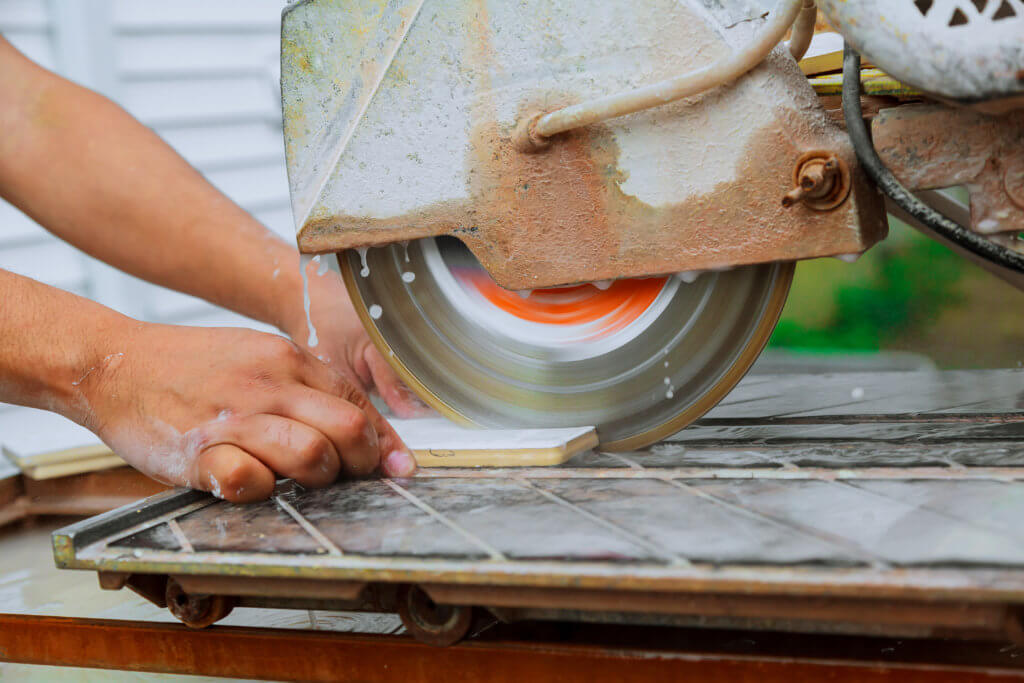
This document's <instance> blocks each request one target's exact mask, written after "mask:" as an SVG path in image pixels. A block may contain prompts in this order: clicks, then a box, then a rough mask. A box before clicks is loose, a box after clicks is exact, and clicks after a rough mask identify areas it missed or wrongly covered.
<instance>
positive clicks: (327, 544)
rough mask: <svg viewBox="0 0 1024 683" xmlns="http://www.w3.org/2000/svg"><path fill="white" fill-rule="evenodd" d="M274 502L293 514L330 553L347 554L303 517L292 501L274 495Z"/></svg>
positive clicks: (300, 524)
mask: <svg viewBox="0 0 1024 683" xmlns="http://www.w3.org/2000/svg"><path fill="white" fill-rule="evenodd" d="M274 502H275V503H277V504H278V505H279V506H280V507H281V509H282V510H284V511H285V512H287V513H288V514H289V515H291V518H292V519H294V520H295V521H296V523H298V525H299V526H301V527H302V528H303V529H304V530H305V532H306V533H307V534H309V535H310V536H312V537H313V540H315V541H316V542H317V543H319V544H320V545H321V546H322V547H323V549H324V550H326V551H327V552H328V553H330V554H331V555H339V556H340V555H344V554H345V553H343V552H341V548H339V547H338V546H336V545H334V542H333V541H332V540H331V539H329V538H327V537H326V536H324V534H323V532H322V531H320V530H319V529H317V528H316V527H315V526H313V523H312V522H310V521H309V520H308V519H306V518H305V517H303V516H302V515H301V514H300V513H299V511H298V510H296V509H295V508H293V507H292V505H291V503H289V502H288V501H286V500H285V499H284V498H283V497H282V496H274Z"/></svg>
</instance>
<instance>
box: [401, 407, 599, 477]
mask: <svg viewBox="0 0 1024 683" xmlns="http://www.w3.org/2000/svg"><path fill="white" fill-rule="evenodd" d="M391 424H392V425H393V426H394V428H395V431H397V432H398V435H399V436H401V437H402V440H403V441H404V442H405V445H407V446H408V447H409V449H410V450H412V452H413V455H414V456H415V457H416V462H417V464H419V466H420V467H541V466H545V465H560V464H562V463H563V462H565V461H566V460H569V459H570V458H572V457H573V456H575V455H578V454H579V453H582V452H583V451H586V450H589V449H591V448H594V447H595V446H597V433H596V432H595V431H594V428H593V427H566V428H557V429H469V428H466V427H460V426H459V425H456V424H454V423H452V422H449V421H448V420H445V419H443V418H427V419H416V420H400V419H393V420H391Z"/></svg>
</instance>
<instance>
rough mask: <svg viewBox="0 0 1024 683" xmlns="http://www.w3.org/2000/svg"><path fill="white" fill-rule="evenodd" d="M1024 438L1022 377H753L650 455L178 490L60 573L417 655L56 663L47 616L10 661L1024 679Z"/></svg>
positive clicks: (298, 648) (84, 527)
mask: <svg viewBox="0 0 1024 683" xmlns="http://www.w3.org/2000/svg"><path fill="white" fill-rule="evenodd" d="M1022 436H1024V372H1021V371H985V372H942V373H939V372H890V373H850V374H835V375H797V376H793V375H788V376H769V375H752V376H750V377H748V378H747V379H745V380H744V381H743V382H742V383H741V384H740V385H739V387H738V388H737V389H736V390H735V391H734V392H733V393H732V394H731V395H730V396H729V397H728V398H727V399H726V400H725V401H723V402H722V404H720V405H719V406H718V407H717V408H715V409H714V410H713V411H712V412H710V413H709V414H708V415H707V416H706V417H705V418H704V419H702V420H701V421H699V422H698V423H697V424H696V425H694V426H692V427H690V428H689V429H686V430H684V431H683V432H681V433H679V434H677V435H676V436H674V437H672V438H670V439H668V440H665V441H664V442H662V443H658V444H655V445H653V446H649V447H647V448H645V449H643V450H642V451H637V452H629V453H616V454H610V453H602V452H587V453H584V454H581V455H579V456H577V457H576V458H574V459H573V460H571V461H569V462H567V463H565V464H564V465H562V466H558V467H552V468H521V469H513V468H508V469H440V470H430V469H423V470H421V471H420V472H418V473H417V475H416V476H415V477H412V478H409V479H398V480H390V481H389V480H383V479H370V480H360V481H340V482H338V483H337V484H335V485H334V486H332V487H330V488H327V489H322V490H304V489H302V488H300V487H299V486H297V485H295V484H293V483H291V482H287V481H285V482H281V483H280V484H279V486H278V489H277V492H276V494H275V495H274V497H273V498H272V499H271V500H268V501H266V502H264V503H260V504H254V505H247V506H238V505H232V504H229V503H226V502H223V501H219V500H217V499H214V498H213V497H211V496H209V495H206V494H203V493H198V492H190V491H177V492H169V493H165V494H160V495H158V496H155V497H152V498H149V499H146V500H144V501H141V502H139V503H138V504H135V505H130V506H126V507H123V508H121V509H118V510H115V511H113V512H110V513H107V514H103V515H100V516H97V517H94V518H92V519H88V520H85V521H83V522H80V523H77V524H73V525H72V526H69V527H67V528H64V529H61V530H59V531H57V532H56V533H55V534H54V535H53V544H54V553H55V557H56V562H57V564H58V566H60V567H63V568H68V569H85V570H93V571H96V572H98V574H99V582H100V586H101V587H103V588H107V589H116V588H123V587H128V588H131V589H134V590H135V591H136V592H138V593H140V594H142V595H144V596H146V597H148V598H149V599H151V600H152V601H153V602H155V603H157V604H158V605H161V606H163V605H167V606H168V607H169V608H170V610H171V611H172V612H173V613H174V614H175V615H176V616H177V617H178V618H179V619H181V620H183V621H185V622H186V623H188V624H190V625H192V626H194V627H199V626H205V625H208V624H211V623H213V622H214V621H216V620H217V619H218V618H220V617H222V616H224V615H225V614H227V613H228V612H229V611H230V610H231V609H233V608H234V609H245V608H247V607H263V608H267V607H277V608H292V609H296V608H297V609H316V610H351V611H356V612H397V613H398V614H400V615H401V617H402V620H403V623H404V624H405V627H406V630H407V632H408V634H411V635H412V636H413V638H415V640H413V639H412V638H409V635H408V634H407V635H401V636H399V635H391V636H372V637H371V636H363V637H356V638H355V640H353V637H352V636H346V637H341V636H338V637H337V638H335V639H334V640H332V637H330V636H326V635H324V634H309V635H303V634H301V633H297V632H293V631H289V632H279V631H274V630H272V629H266V630H264V629H238V628H235V627H225V626H213V627H211V628H209V629H206V630H198V631H196V630H188V629H185V628H184V627H173V626H163V625H161V626H155V625H147V624H131V623H128V622H120V623H118V622H112V623H107V624H101V626H102V628H100V627H99V626H96V627H94V628H93V630H91V631H88V630H86V631H76V630H75V629H76V628H78V627H81V628H85V627H84V626H81V625H80V624H78V625H76V624H75V623H74V622H72V621H69V622H68V623H63V622H62V623H56V622H54V620H50V621H49V622H47V624H48V625H46V629H49V630H47V631H46V633H49V634H51V635H49V636H47V637H46V638H45V639H44V642H40V641H39V637H40V636H41V634H42V633H43V631H42V630H40V629H42V628H43V625H42V624H40V623H36V624H35V626H34V627H33V626H32V624H31V623H30V622H31V620H27V621H26V620H22V621H18V622H17V624H16V625H17V626H18V628H7V627H5V628H4V629H2V630H3V635H2V636H0V639H2V640H3V641H4V642H3V643H0V647H2V648H3V652H4V653H5V656H6V657H8V658H13V659H15V660H18V659H19V657H20V661H42V659H43V658H44V655H43V654H42V651H43V650H46V653H47V654H46V655H45V656H47V657H49V658H50V659H49V660H48V661H51V662H53V661H54V660H55V659H56V660H57V661H58V662H59V661H63V662H64V663H70V664H74V663H79V664H81V662H82V660H81V659H80V658H76V656H75V655H73V654H68V653H69V652H70V650H69V649H68V648H62V646H61V645H60V643H62V642H65V641H64V640H62V638H66V639H69V640H68V641H67V642H81V643H86V642H94V643H95V642H100V641H102V638H101V639H100V641H96V640H95V639H96V638H97V637H99V636H100V635H101V634H107V635H110V636H111V637H112V638H116V640H115V641H114V642H116V643H117V646H116V647H114V648H113V650H110V652H109V653H108V655H109V657H110V659H111V661H108V662H106V663H103V662H100V663H99V664H97V663H96V655H95V652H94V653H93V659H92V660H90V661H91V662H93V663H92V664H87V665H93V666H96V665H99V666H112V665H114V664H113V663H112V661H113V660H115V659H119V660H120V661H119V663H117V665H118V666H127V667H128V668H143V669H148V670H161V671H175V670H177V671H185V670H188V671H191V672H194V673H204V672H206V673H214V674H216V673H220V674H222V675H224V674H226V673H230V674H232V675H244V676H253V677H271V678H273V677H285V678H302V679H309V680H326V679H328V678H331V677H337V676H341V675H342V673H340V672H343V671H349V670H350V671H351V672H352V673H351V676H352V677H354V678H356V679H359V680H374V679H376V678H386V677H387V675H388V674H389V672H390V674H391V675H403V674H404V675H406V676H407V677H406V678H405V680H419V679H424V678H426V677H428V673H427V672H428V669H429V667H431V666H457V667H462V669H460V670H462V671H465V672H467V673H466V676H469V677H471V674H473V672H477V674H480V675H481V676H482V675H484V674H481V673H480V672H481V671H484V670H487V671H490V672H491V674H493V675H495V676H498V674H496V673H494V672H495V671H497V670H499V669H500V670H501V671H504V672H505V673H504V674H502V675H503V676H505V675H506V674H507V676H506V677H508V678H512V677H516V676H519V675H523V674H524V672H525V671H541V670H545V671H547V672H548V674H547V675H549V676H550V675H553V674H552V673H551V671H552V670H550V669H544V667H548V666H556V665H557V664H558V662H561V663H562V664H565V665H570V664H571V667H572V671H573V672H574V673H573V675H576V676H578V677H586V676H587V675H588V674H587V672H590V674H589V675H595V674H594V672H604V673H606V674H608V675H614V674H615V672H616V671H619V672H623V671H631V672H634V673H636V674H637V675H652V676H653V675H658V676H662V677H664V676H665V675H668V676H669V677H668V678H667V679H666V680H671V679H673V678H675V679H683V678H685V676H686V675H690V674H693V675H701V674H700V672H704V673H707V672H711V671H713V670H714V671H718V670H719V669H716V668H715V667H723V666H724V667H739V669H735V672H739V671H740V670H741V669H742V670H743V671H744V672H746V674H747V675H753V674H752V673H751V672H753V671H757V672H758V673H757V675H758V676H759V677H761V678H762V679H764V680H784V679H785V680H792V677H793V676H796V675H803V674H801V672H803V673H804V674H806V673H807V671H804V670H803V669H799V668H796V669H795V668H792V667H796V666H805V665H806V666H811V667H812V669H813V667H815V666H819V665H820V666H825V665H826V664H827V663H828V662H825V663H823V662H824V660H828V661H829V662H832V663H831V664H828V666H833V665H834V666H837V667H839V669H837V670H842V671H848V674H843V675H844V676H845V675H851V676H852V678H850V679H849V680H869V679H871V677H872V676H878V677H882V678H879V680H882V679H884V676H883V674H884V675H885V676H888V675H890V674H891V675H896V673H898V672H902V673H899V675H900V676H901V677H902V678H901V680H960V678H957V676H961V675H962V676H964V677H965V678H963V680H969V679H970V677H971V676H973V675H975V674H976V673H977V671H979V670H981V669H986V670H988V671H989V672H990V673H993V675H995V673H998V676H996V679H998V678H999V676H1007V677H1011V676H1016V675H1024V667H1022V666H1021V665H1020V664H1019V663H1018V661H1017V659H1016V657H1017V655H1018V654H1019V650H1018V649H1017V646H1016V645H1015V643H1016V644H1021V643H1024V633H1022V631H1021V616H1022V614H1024V613H1022V611H1021V606H1022V605H1024V532H1022V531H1021V524H1020V520H1021V519H1024V442H1022V440H1021V437H1022ZM14 625H15V624H14V623H13V622H12V624H10V625H8V626H14ZM738 634H739V635H738ZM76 638H77V639H79V640H77V641H76V640H75V639H76ZM88 638H93V639H94V640H93V641H89V640H88ZM360 638H363V640H360ZM82 639H86V640H82ZM908 639H909V640H908ZM922 639H924V640H922ZM935 639H943V640H941V642H937V641H936V640H935ZM416 641H420V643H419V644H417V643H416ZM460 641H461V642H460ZM427 644H432V645H435V646H436V645H444V646H447V647H431V646H430V645H427ZM69 647H70V646H69ZM179 647H180V648H185V649H184V650H180V651H179V650H178V649H176V648H179ZM124 648H127V649H124ZM168 648H170V649H168ZM268 648H269V649H272V650H273V657H272V659H273V660H274V662H273V663H270V662H268V661H267V659H268V656H267V654H266V651H267V649H268ZM396 648H397V649H396ZM100 649H101V650H102V648H100ZM181 652H187V653H188V655H187V658H186V659H187V662H186V664H187V665H188V667H191V668H188V669H185V668H181V667H184V666H185V664H182V661H183V660H181V656H182V655H181ZM19 653H20V654H19ZM126 653H127V654H126ZM176 653H177V654H176ZM229 653H236V654H237V655H238V657H236V658H233V659H232V660H231V662H232V663H231V664H230V666H228V665H227V664H225V663H224V662H225V657H227V656H228V654H229ZM261 653H262V654H261ZM385 653H386V654H385ZM403 653H404V654H403ZM33 657H37V658H36V659H33ZM62 657H63V659H62ZM245 657H251V658H255V659H254V660H253V662H250V663H249V664H246V665H242V664H239V662H240V661H241V660H242V659H244V658H245ZM751 658H752V659H751ZM101 659H102V658H101ZM127 660H130V661H127ZM833 660H834V661H833ZM261 662H262V663H261ZM355 662H359V663H358V664H356V663H355ZM389 662H390V663H389ZM744 662H745V663H744ZM752 662H754V663H752ZM837 662H838V664H837ZM924 664H927V666H923V665H924ZM391 665H393V666H395V667H397V668H396V669H391V670H386V668H387V666H391ZM922 666H923V668H921V667H922ZM176 667H177V668H176ZM239 667H240V668H239ZM289 667H291V668H289ZM339 667H341V668H339ZM345 667H352V668H351V669H346V668H345ZM374 667H376V668H374ZM423 667H427V668H423ZM481 667H482V668H481ZM502 667H505V668H502ZM616 667H619V668H616ZM623 667H625V668H623ZM701 667H704V668H701ZM744 667H747V668H744ZM749 667H753V668H749ZM844 667H845V668H844ZM850 667H853V668H852V669H851V668H850ZM559 670H561V669H559ZM720 670H721V671H726V669H720ZM728 670H729V671H734V670H733V669H728ZM854 670H856V673H853V671H854ZM808 671H810V670H808ZM908 671H909V672H916V673H913V675H910V674H909V673H907V672H908ZM894 672H896V673H894ZM937 672H939V673H941V676H939V673H937ZM957 672H959V673H957ZM972 672H973V673H972ZM491 674H487V675H491ZM474 675H475V674H474ZM531 675H534V674H531ZM737 675H739V674H738V673H737ZM836 675H838V674H836ZM932 675H935V676H939V677H936V678H929V676H932ZM492 680H504V678H502V677H501V676H498V677H497V678H493V676H492ZM564 680H575V679H574V678H569V679H564ZM580 680H582V678H580ZM835 680H846V679H845V678H836V679H835Z"/></svg>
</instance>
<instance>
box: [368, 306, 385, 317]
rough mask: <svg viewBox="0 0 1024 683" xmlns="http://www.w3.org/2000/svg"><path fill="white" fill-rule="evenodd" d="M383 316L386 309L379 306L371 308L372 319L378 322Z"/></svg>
mask: <svg viewBox="0 0 1024 683" xmlns="http://www.w3.org/2000/svg"><path fill="white" fill-rule="evenodd" d="M383 314H384V309H383V308H381V307H380V306H378V305H377V304H374V305H372V306H370V317H371V318H373V319H374V320H377V319H378V318H380V317H381V315H383Z"/></svg>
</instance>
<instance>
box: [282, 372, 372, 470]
mask: <svg viewBox="0 0 1024 683" xmlns="http://www.w3.org/2000/svg"><path fill="white" fill-rule="evenodd" d="M356 393H360V394H361V393H362V392H356ZM350 395H351V394H350ZM279 414H280V415H282V416H283V417H287V418H290V419H292V420H296V421H298V422H302V423H303V424H306V425H309V426H310V427H312V428H314V429H316V430H317V431H319V432H320V433H322V434H323V435H324V436H326V437H327V438H328V439H329V440H330V442H331V443H332V444H333V445H334V449H335V452H336V453H337V454H338V456H339V458H340V465H341V470H342V471H343V472H345V474H347V475H349V476H366V475H368V474H370V473H371V472H373V471H374V470H375V469H377V465H378V464H379V463H380V457H381V452H380V440H379V439H378V437H377V431H376V429H375V428H374V425H373V423H372V422H371V421H370V419H369V417H368V416H367V414H366V413H365V412H364V411H363V410H362V409H361V408H360V407H359V406H357V405H354V404H353V403H352V402H350V401H347V400H345V399H344V398H340V397H338V396H335V395H333V394H331V393H327V392H324V391H318V390H316V389H313V388H310V387H304V386H297V387H295V388H294V389H290V390H289V391H288V393H287V394H286V395H285V396H284V400H283V401H282V406H281V409H280V411H279Z"/></svg>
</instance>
